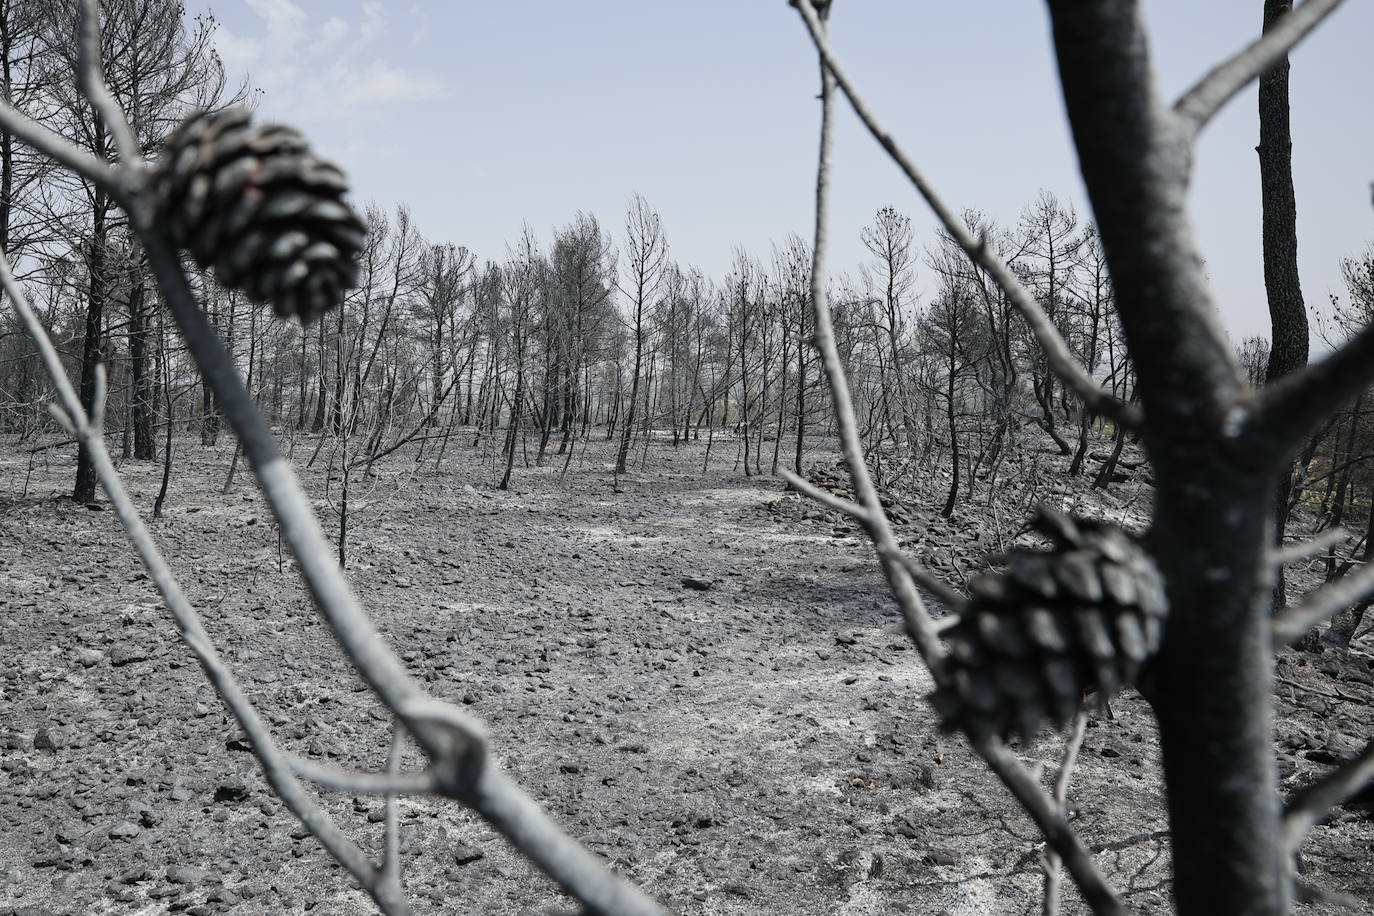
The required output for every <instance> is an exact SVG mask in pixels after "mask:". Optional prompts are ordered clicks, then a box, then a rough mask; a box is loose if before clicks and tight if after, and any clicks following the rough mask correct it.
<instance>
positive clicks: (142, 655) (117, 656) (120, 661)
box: [110, 643, 148, 668]
mask: <svg viewBox="0 0 1374 916" xmlns="http://www.w3.org/2000/svg"><path fill="white" fill-rule="evenodd" d="M147 658H148V652H147V650H146V649H142V648H139V647H138V646H131V645H129V644H128V643H121V644H119V645H117V646H115V647H114V648H113V649H111V650H110V664H111V665H114V666H115V667H116V668H119V667H122V666H124V665H129V664H133V663H134V662H141V661H144V660H146V659H147Z"/></svg>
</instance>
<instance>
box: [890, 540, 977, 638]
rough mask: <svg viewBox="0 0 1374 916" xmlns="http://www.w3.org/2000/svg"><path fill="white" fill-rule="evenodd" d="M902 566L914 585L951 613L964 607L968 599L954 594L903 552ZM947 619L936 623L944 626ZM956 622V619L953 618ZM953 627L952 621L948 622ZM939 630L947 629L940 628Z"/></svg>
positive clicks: (952, 590)
mask: <svg viewBox="0 0 1374 916" xmlns="http://www.w3.org/2000/svg"><path fill="white" fill-rule="evenodd" d="M901 559H902V565H903V566H905V567H906V571H907V574H908V575H910V576H911V578H913V579H915V580H916V584H917V585H919V586H921V588H923V589H925V590H926V591H928V592H930V593H931V594H932V595H934V596H935V597H936V598H939V599H940V600H941V601H942V602H943V603H944V604H945V606H946V607H948V608H949V609H950V611H951V613H953V612H955V611H957V610H959V609H960V608H962V607H963V606H964V604H965V603H966V602H967V600H968V599H966V598H965V597H964V596H963V595H961V594H959V593H958V592H956V591H955V590H954V589H952V588H950V587H949V586H948V585H946V584H945V582H944V580H943V579H941V578H939V577H938V576H936V575H935V574H934V573H933V572H931V571H930V570H928V569H926V568H925V567H924V566H922V565H921V564H920V563H919V562H918V561H917V560H916V558H915V557H913V556H912V555H911V554H909V553H906V552H903V553H902V554H901ZM946 619H947V618H941V619H940V620H938V621H936V623H937V624H945V621H946ZM955 619H956V620H957V618H955ZM950 625H951V626H952V625H953V621H951V622H950ZM941 629H947V627H945V626H941Z"/></svg>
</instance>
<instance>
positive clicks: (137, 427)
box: [129, 278, 157, 461]
mask: <svg viewBox="0 0 1374 916" xmlns="http://www.w3.org/2000/svg"><path fill="white" fill-rule="evenodd" d="M145 292H146V290H145V286H144V284H143V282H142V278H138V279H136V280H135V281H134V286H133V290H132V291H131V292H130V294H129V374H130V379H129V386H130V389H131V397H130V399H129V406H130V414H131V418H130V424H131V425H132V427H133V434H134V435H133V438H134V453H133V456H134V458H135V459H136V460H138V461H151V460H153V459H154V458H156V457H157V442H156V440H155V437H154V434H153V398H154V397H155V396H156V395H155V392H154V386H153V379H154V376H153V374H152V373H150V372H149V371H148V314H147V305H146V297H145Z"/></svg>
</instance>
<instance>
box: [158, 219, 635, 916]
mask: <svg viewBox="0 0 1374 916" xmlns="http://www.w3.org/2000/svg"><path fill="white" fill-rule="evenodd" d="M135 225H136V228H137V229H138V232H139V235H140V237H141V238H142V240H143V244H144V250H145V251H147V253H148V260H149V263H150V264H151V265H152V267H153V271H154V273H155V274H156V276H157V278H158V283H159V285H160V286H161V287H162V291H163V295H164V297H165V298H166V301H167V303H168V306H169V307H170V309H171V311H172V316H173V318H174V319H175V320H176V322H177V325H178V326H179V327H180V328H181V333H182V337H183V338H185V340H186V344H187V347H188V348H189V349H190V351H191V355H192V356H193V357H194V358H195V361H196V365H198V366H199V367H200V370H201V374H202V375H203V376H204V377H205V379H206V381H207V382H208V383H209V385H210V387H211V388H212V389H213V390H214V391H215V394H216V397H217V398H218V399H219V404H220V406H221V408H222V409H223V411H224V416H225V418H226V419H228V421H229V424H230V426H232V427H233V429H234V432H235V433H236V434H237V435H238V438H239V442H241V443H242V445H243V453H244V455H245V456H246V457H247V458H248V461H249V464H250V465H251V466H252V468H253V471H254V473H255V474H256V476H257V478H258V484H259V486H260V487H261V488H262V491H263V494H264V495H265V496H266V497H267V501H268V503H269V504H270V505H271V507H272V511H273V513H274V515H275V517H276V519H277V524H278V525H279V526H280V530H281V533H282V537H283V539H284V540H285V542H286V543H287V545H288V546H289V547H290V549H291V552H292V553H293V554H294V555H295V557H296V562H297V565H298V568H299V569H300V571H301V576H302V578H303V579H304V580H305V584H306V587H307V588H308V589H309V591H310V594H311V596H312V597H313V598H314V600H315V605H316V607H317V608H318V609H319V610H320V613H321V615H322V616H323V617H324V618H325V620H326V622H327V623H328V624H329V627H330V629H331V631H332V632H333V633H334V636H335V638H336V639H337V640H338V642H339V644H340V646H341V647H342V648H343V650H344V653H345V654H346V655H347V656H348V657H349V660H350V661H351V662H352V663H353V665H354V667H355V668H356V669H357V671H358V673H359V675H360V676H361V677H362V678H363V680H364V681H365V682H366V683H367V684H368V685H369V686H370V687H371V688H372V689H373V691H374V692H375V693H376V694H377V696H378V698H379V699H381V701H382V702H383V703H384V704H385V705H386V706H388V707H389V708H391V709H392V710H393V711H395V712H396V714H397V715H398V716H399V717H400V718H401V720H402V722H404V723H405V726H406V730H407V731H409V732H410V734H411V736H412V737H414V738H415V740H416V742H417V743H418V744H419V745H420V746H421V747H422V748H424V751H425V753H426V754H427V755H429V757H430V759H431V761H432V770H433V772H434V773H435V776H436V779H437V785H438V787H439V790H440V791H441V792H442V793H443V794H445V795H447V796H448V797H450V798H455V799H458V800H460V801H463V802H464V803H466V804H468V805H469V806H471V807H472V808H473V809H474V810H476V811H477V812H478V813H479V814H481V815H482V816H483V817H485V818H486V819H487V820H488V821H490V822H491V823H492V824H493V826H495V827H496V828H497V829H498V830H499V831H500V832H501V833H503V834H504V835H505V836H506V838H507V839H509V840H510V841H511V842H512V843H513V844H515V846H516V848H518V849H519V850H520V851H521V852H522V853H524V854H525V855H526V856H528V857H529V858H530V859H531V860H532V861H533V862H534V863H535V865H536V866H538V867H539V868H541V869H543V870H544V871H545V872H546V873H547V874H548V875H549V876H550V877H551V878H553V879H554V880H555V881H556V882H558V883H559V884H560V885H561V886H562V887H563V889H564V890H566V891H567V892H568V893H569V894H571V895H572V896H573V897H576V898H577V899H578V900H580V901H582V902H583V903H584V904H586V905H587V906H588V907H590V908H591V909H593V910H598V911H605V912H617V913H624V914H641V913H642V914H660V913H662V910H661V908H660V907H659V906H658V904H657V903H655V902H654V901H653V900H652V899H651V898H650V897H649V896H648V895H647V894H645V893H644V892H643V891H641V890H639V889H638V888H636V887H634V886H633V885H631V884H630V883H629V882H627V881H625V880H624V879H622V878H620V877H618V876H616V875H614V874H612V873H611V872H610V871H608V870H607V869H606V867H605V865H604V863H602V862H601V860H599V859H598V858H597V857H596V856H594V855H593V854H592V853H590V852H588V851H587V850H586V849H585V848H583V847H582V846H581V845H580V844H579V843H578V842H577V841H576V840H574V839H573V838H572V837H570V836H568V834H567V833H566V832H565V831H563V830H562V828H560V827H559V826H558V825H557V824H555V823H554V822H553V820H552V819H551V818H550V817H549V816H548V815H547V814H546V813H544V811H543V810H542V809H540V808H539V806H538V805H536V804H535V803H533V802H530V801H528V799H527V798H526V797H525V796H524V795H523V794H522V793H520V792H519V790H518V789H517V788H516V787H515V784H514V783H513V782H511V781H510V780H509V779H508V778H506V777H504V776H501V775H500V774H499V771H498V768H497V766H496V764H495V763H494V762H493V761H491V760H490V759H489V756H488V755H487V753H486V747H485V743H484V742H483V741H481V740H472V739H473V738H474V737H477V736H478V735H477V733H478V732H480V730H479V729H476V726H475V723H473V721H472V720H471V719H469V718H468V717H466V716H465V715H464V714H463V713H462V712H461V711H460V710H458V709H457V708H456V707H453V706H452V705H451V704H447V703H441V702H440V701H438V700H435V699H433V698H432V697H429V696H427V695H426V694H424V693H423V692H422V691H421V690H420V688H419V686H418V685H417V684H416V683H415V681H414V679H413V678H411V677H410V675H409V674H408V673H407V672H406V671H405V668H404V667H403V666H402V665H401V663H400V660H399V659H397V657H396V656H395V654H393V653H392V652H391V650H390V649H389V648H388V647H387V645H386V642H385V640H383V639H382V637H381V634H380V633H378V632H377V629H376V627H375V626H374V625H373V623H372V621H371V620H369V619H368V617H367V616H366V614H364V613H363V610H362V608H361V606H360V605H359V604H358V601H357V599H356V598H355V597H354V595H353V593H352V590H351V589H350V588H349V586H348V583H347V582H346V581H345V579H344V577H343V574H342V572H341V571H340V570H339V566H338V563H337V561H336V560H335V558H334V552H333V549H332V548H331V547H330V545H329V542H328V541H327V540H326V539H325V537H324V532H323V531H322V530H321V529H320V524H319V520H318V519H317V518H316V517H315V513H314V510H313V509H312V508H311V505H310V502H309V501H308V500H307V499H306V497H305V493H304V492H303V491H302V490H301V486H300V482H299V481H298V480H297V479H296V476H295V474H294V473H292V471H291V468H290V466H289V465H288V464H287V462H286V460H285V458H283V457H282V455H281V452H280V451H279V450H278V448H277V443H276V439H275V437H273V435H272V432H271V430H270V429H268V427H267V423H266V421H265V420H264V419H263V417H262V415H261V414H260V413H258V411H257V408H256V407H255V406H254V404H253V400H252V397H251V396H250V395H249V394H248V391H247V389H246V388H244V386H243V382H242V379H241V378H240V377H239V374H238V370H237V368H236V367H235V365H234V362H233V360H232V359H231V358H230V357H229V354H228V351H226V350H225V349H224V345H223V343H221V342H220V340H219V338H218V337H217V336H216V334H215V331H214V328H213V327H212V326H211V325H210V322H209V319H208V318H207V317H206V315H205V313H204V312H203V311H202V310H201V309H200V307H199V305H198V304H197V303H196V300H195V297H194V295H193V294H192V292H191V290H190V287H189V285H188V284H187V281H186V275H185V274H184V273H183V272H182V270H181V265H180V262H179V260H178V259H177V255H176V251H175V249H174V248H173V247H172V245H171V243H170V242H169V241H168V240H167V238H166V236H165V235H164V234H163V232H162V230H161V229H159V228H158V227H156V226H155V225H153V224H152V222H151V220H150V219H149V218H148V216H147V213H146V212H141V213H140V218H139V219H137V220H136V221H135ZM509 793H515V794H516V795H517V796H518V798H515V799H512V798H510V797H508V794H509ZM521 800H523V801H521Z"/></svg>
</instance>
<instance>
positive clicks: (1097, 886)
mask: <svg viewBox="0 0 1374 916" xmlns="http://www.w3.org/2000/svg"><path fill="white" fill-rule="evenodd" d="M794 5H796V6H797V8H798V10H800V12H801V14H802V16H803V18H804V19H805V20H806V23H807V27H808V28H809V29H810V30H811V32H812V35H813V37H814V38H815V39H816V41H817V49H818V50H819V51H820V70H821V140H820V155H819V157H818V162H817V166H816V227H815V243H814V245H813V246H812V252H811V304H812V310H813V313H814V317H815V342H816V348H817V349H818V350H819V351H820V354H821V361H822V364H823V365H824V367H825V375H826V380H827V382H828V383H829V386H830V396H831V402H832V405H833V407H834V410H835V426H836V429H837V430H838V432H839V437H840V446H841V449H842V450H843V452H844V458H845V464H846V465H847V467H848V469H849V477H850V480H851V481H852V482H853V484H854V492H855V494H856V495H857V496H858V499H859V503H860V505H861V506H862V507H863V508H864V509H865V510H866V511H867V512H868V514H869V524H868V525H867V526H866V527H867V530H868V534H869V538H870V539H871V540H872V541H873V545H874V549H875V551H876V552H877V554H878V561H879V563H880V564H881V565H882V569H883V574H884V575H885V576H886V578H887V581H888V586H889V588H890V589H891V590H892V595H893V597H894V598H895V599H896V601H897V605H898V607H899V608H900V609H901V611H902V617H903V620H904V621H905V624H906V629H907V633H908V635H910V637H911V639H912V642H914V643H915V644H916V648H917V649H918V651H920V653H921V656H922V659H923V660H924V661H925V663H926V666H927V667H928V668H929V669H930V671H931V674H932V676H934V678H935V679H936V682H937V683H938V682H939V681H940V679H941V678H942V677H943V676H944V671H945V660H944V650H943V648H942V647H941V645H940V642H939V627H938V626H937V625H936V624H935V622H934V620H933V619H932V618H931V616H930V612H929V611H928V610H927V609H926V606H925V602H924V601H923V600H922V599H921V596H920V594H919V593H918V592H917V591H916V585H915V582H914V580H913V577H912V574H911V572H910V566H909V561H908V559H907V558H906V557H905V555H904V554H903V552H902V550H901V547H900V546H899V545H898V544H897V539H896V537H895V536H894V535H893V532H892V526H891V524H890V523H889V522H888V519H887V515H886V514H885V513H884V512H883V511H882V503H881V502H880V501H879V499H878V494H877V491H876V490H875V489H874V486H873V480H872V478H871V477H870V476H869V473H868V465H867V464H866V463H865V461H864V454H863V445H862V443H861V441H860V439H859V432H858V422H857V418H856V416H855V414H854V403H853V401H852V400H851V399H850V395H849V382H848V380H847V378H846V376H845V372H844V364H843V363H842V362H841V360H840V355H839V350H838V348H837V347H836V346H835V332H834V327H833V324H832V322H831V318H830V305H829V300H828V296H827V292H828V291H827V289H826V275H825V259H826V256H827V254H828V249H829V238H828V231H829V192H830V159H831V149H832V146H833V138H834V121H833V108H834V96H835V85H836V82H837V80H838V79H839V74H837V73H835V72H834V65H833V61H832V60H831V59H830V57H829V56H828V53H827V52H828V47H829V46H828V44H827V43H826V42H825V39H824V33H825V26H824V25H823V24H822V21H821V20H822V18H824V17H825V16H826V15H827V14H828V13H829V8H830V5H829V4H826V5H825V7H824V9H823V11H822V13H821V14H820V16H818V15H817V13H816V11H815V9H814V8H813V7H812V5H811V2H810V0H796V2H795V4H794ZM846 91H848V90H846ZM850 101H851V102H853V101H854V96H853V95H852V94H851V95H850ZM856 109H857V106H856ZM875 135H877V134H875ZM878 136H879V140H880V142H882V135H878ZM884 145H885V146H887V147H888V149H889V152H891V151H892V149H893V148H894V147H892V146H891V145H890V141H889V143H885V144H884ZM1041 314H1042V317H1043V313H1041ZM1115 403H1117V404H1119V405H1120V406H1122V407H1125V406H1126V405H1122V404H1120V402H1115ZM972 746H973V749H974V751H975V752H977V753H978V755H979V756H981V757H982V758H983V759H984V760H985V761H987V763H988V766H989V767H990V768H991V769H992V770H993V772H994V773H996V774H997V776H998V777H999V778H1000V779H1001V780H1002V781H1003V783H1005V784H1006V786H1007V788H1008V789H1010V791H1011V793H1012V795H1013V796H1015V797H1016V799H1017V800H1018V801H1019V802H1020V803H1021V805H1022V806H1023V807H1024V808H1025V809H1026V811H1027V813H1029V814H1030V816H1031V819H1032V820H1033V821H1034V822H1035V823H1036V825H1037V826H1039V827H1040V830H1041V832H1042V833H1044V835H1045V838H1046V840H1047V842H1049V844H1050V845H1051V846H1052V847H1053V848H1054V849H1055V850H1057V851H1058V852H1059V854H1060V855H1061V856H1062V857H1063V859H1064V863H1065V865H1066V866H1067V867H1068V869H1069V872H1070V873H1071V874H1072V875H1073V877H1074V881H1075V882H1076V883H1077V884H1078V886H1079V889H1080V890H1081V891H1082V893H1083V897H1084V899H1085V900H1087V901H1088V903H1089V905H1090V906H1092V908H1093V911H1094V912H1095V913H1097V914H1099V916H1123V914H1124V913H1125V910H1124V908H1123V907H1122V905H1121V901H1120V899H1119V898H1118V897H1117V895H1116V892H1115V891H1114V890H1112V888H1111V886H1110V885H1109V884H1108V883H1107V881H1106V879H1105V878H1104V877H1103V876H1102V873H1101V872H1100V871H1098V869H1097V866H1096V865H1095V864H1094V863H1093V861H1092V856H1091V855H1090V854H1089V853H1088V851H1087V850H1086V849H1085V848H1084V847H1083V844H1082V842H1081V841H1080V840H1079V839H1078V837H1077V836H1076V835H1075V834H1074V832H1073V830H1072V829H1070V827H1069V825H1068V822H1067V821H1066V820H1065V819H1064V817H1063V814H1062V813H1061V812H1060V811H1059V810H1058V808H1057V807H1056V805H1055V803H1054V800H1053V799H1052V798H1050V797H1049V795H1048V794H1047V793H1046V792H1045V791H1044V789H1042V788H1041V787H1040V785H1039V784H1038V783H1037V782H1036V781H1035V780H1034V779H1033V778H1031V776H1030V774H1029V773H1027V772H1026V769H1025V768H1024V767H1023V766H1021V764H1020V763H1019V762H1018V761H1017V760H1016V758H1015V757H1013V756H1012V755H1011V753H1010V752H1009V751H1008V750H1007V749H1006V748H1005V747H1003V746H1002V745H1001V744H999V743H997V742H996V741H995V740H994V739H982V740H975V741H972Z"/></svg>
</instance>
